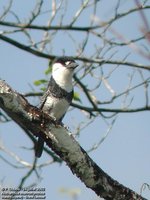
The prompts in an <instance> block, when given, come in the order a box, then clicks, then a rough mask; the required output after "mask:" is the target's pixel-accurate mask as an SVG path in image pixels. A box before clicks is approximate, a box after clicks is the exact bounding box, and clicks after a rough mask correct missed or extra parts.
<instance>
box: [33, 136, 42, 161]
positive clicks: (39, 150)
mask: <svg viewBox="0 0 150 200" xmlns="http://www.w3.org/2000/svg"><path fill="white" fill-rule="evenodd" d="M43 148H44V140H43V138H41V137H39V138H38V141H37V143H36V145H35V156H36V157H38V158H40V157H41V155H42V152H43Z"/></svg>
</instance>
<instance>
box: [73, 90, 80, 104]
mask: <svg viewBox="0 0 150 200" xmlns="http://www.w3.org/2000/svg"><path fill="white" fill-rule="evenodd" d="M73 100H74V101H79V102H80V103H81V102H82V101H81V99H80V95H79V93H78V92H74V95H73Z"/></svg>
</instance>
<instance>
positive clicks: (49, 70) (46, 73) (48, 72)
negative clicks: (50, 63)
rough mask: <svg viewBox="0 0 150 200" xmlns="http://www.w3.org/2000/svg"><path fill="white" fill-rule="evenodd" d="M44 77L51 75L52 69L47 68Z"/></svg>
mask: <svg viewBox="0 0 150 200" xmlns="http://www.w3.org/2000/svg"><path fill="white" fill-rule="evenodd" d="M44 73H45V75H48V74H51V73H52V68H51V67H48V68H47V69H46V70H45V72H44Z"/></svg>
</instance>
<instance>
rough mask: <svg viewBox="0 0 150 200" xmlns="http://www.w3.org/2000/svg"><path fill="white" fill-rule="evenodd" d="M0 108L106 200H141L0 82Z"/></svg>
mask: <svg viewBox="0 0 150 200" xmlns="http://www.w3.org/2000/svg"><path fill="white" fill-rule="evenodd" d="M0 108H2V109H3V110H4V111H5V112H6V113H7V114H8V115H9V116H10V117H11V118H12V119H13V120H14V121H15V122H16V123H18V124H20V125H21V126H24V127H26V128H27V129H29V130H30V131H31V132H32V133H33V134H34V135H35V136H37V135H39V134H40V136H41V137H42V138H43V139H44V140H45V142H46V144H47V145H48V146H49V147H50V148H51V149H52V150H53V151H55V153H56V154H57V155H59V156H60V157H61V158H62V159H63V160H64V161H66V163H67V164H68V166H69V168H70V169H71V170H72V172H73V173H75V174H76V175H77V177H79V178H80V179H81V181H83V182H84V184H85V185H86V186H87V187H88V188H91V189H92V190H93V191H95V193H96V194H97V195H98V196H101V197H103V198H104V199H107V200H112V199H115V200H134V199H138V200H144V198H142V197H141V196H140V195H138V194H136V193H135V192H133V191H132V190H130V189H128V188H126V187H124V186H123V185H121V184H119V183H118V182H117V181H115V180H113V179H112V178H111V177H110V176H108V175H107V174H106V173H105V172H104V171H103V170H102V169H101V168H100V167H99V166H98V165H97V164H96V163H95V162H94V161H93V160H92V159H91V158H90V157H89V156H88V154H87V153H86V152H85V151H84V149H83V148H82V147H81V146H80V145H79V144H78V143H77V141H76V140H75V139H74V138H73V136H72V135H71V134H70V133H69V132H68V130H66V129H65V128H64V127H62V126H60V125H59V126H58V125H57V126H56V125H55V122H54V121H53V120H52V119H51V118H50V117H49V116H48V115H47V114H45V113H43V112H42V111H41V110H39V109H38V108H36V107H33V106H31V105H30V104H29V103H28V102H27V100H26V99H25V98H24V97H23V96H22V95H20V94H18V93H17V92H15V91H13V90H12V89H11V88H10V86H8V85H7V84H6V83H5V82H4V81H2V80H0Z"/></svg>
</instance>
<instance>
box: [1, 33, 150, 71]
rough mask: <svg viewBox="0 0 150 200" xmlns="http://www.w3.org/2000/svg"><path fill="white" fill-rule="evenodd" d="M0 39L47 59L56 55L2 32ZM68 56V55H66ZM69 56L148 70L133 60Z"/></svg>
mask: <svg viewBox="0 0 150 200" xmlns="http://www.w3.org/2000/svg"><path fill="white" fill-rule="evenodd" d="M0 39H1V40H3V41H5V42H7V43H9V44H11V45H13V46H15V47H17V48H19V49H22V50H24V51H27V52H29V53H32V54H34V55H36V56H39V57H42V58H47V59H52V60H53V59H55V58H56V57H57V56H56V55H50V54H46V53H42V52H40V51H38V50H35V49H33V48H31V47H30V46H27V45H24V44H22V43H20V42H17V41H15V40H13V39H11V38H9V37H6V36H4V35H2V34H0ZM59 57H60V56H59ZM68 57H69V56H68ZM70 57H71V58H73V59H75V60H80V61H83V62H87V63H95V64H99V65H103V64H110V65H122V66H128V67H135V68H140V69H145V70H150V66H149V65H148V66H146V65H145V66H144V65H143V64H137V63H133V62H127V61H118V60H105V59H97V58H95V59H94V58H93V59H91V58H86V57H73V56H70Z"/></svg>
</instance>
